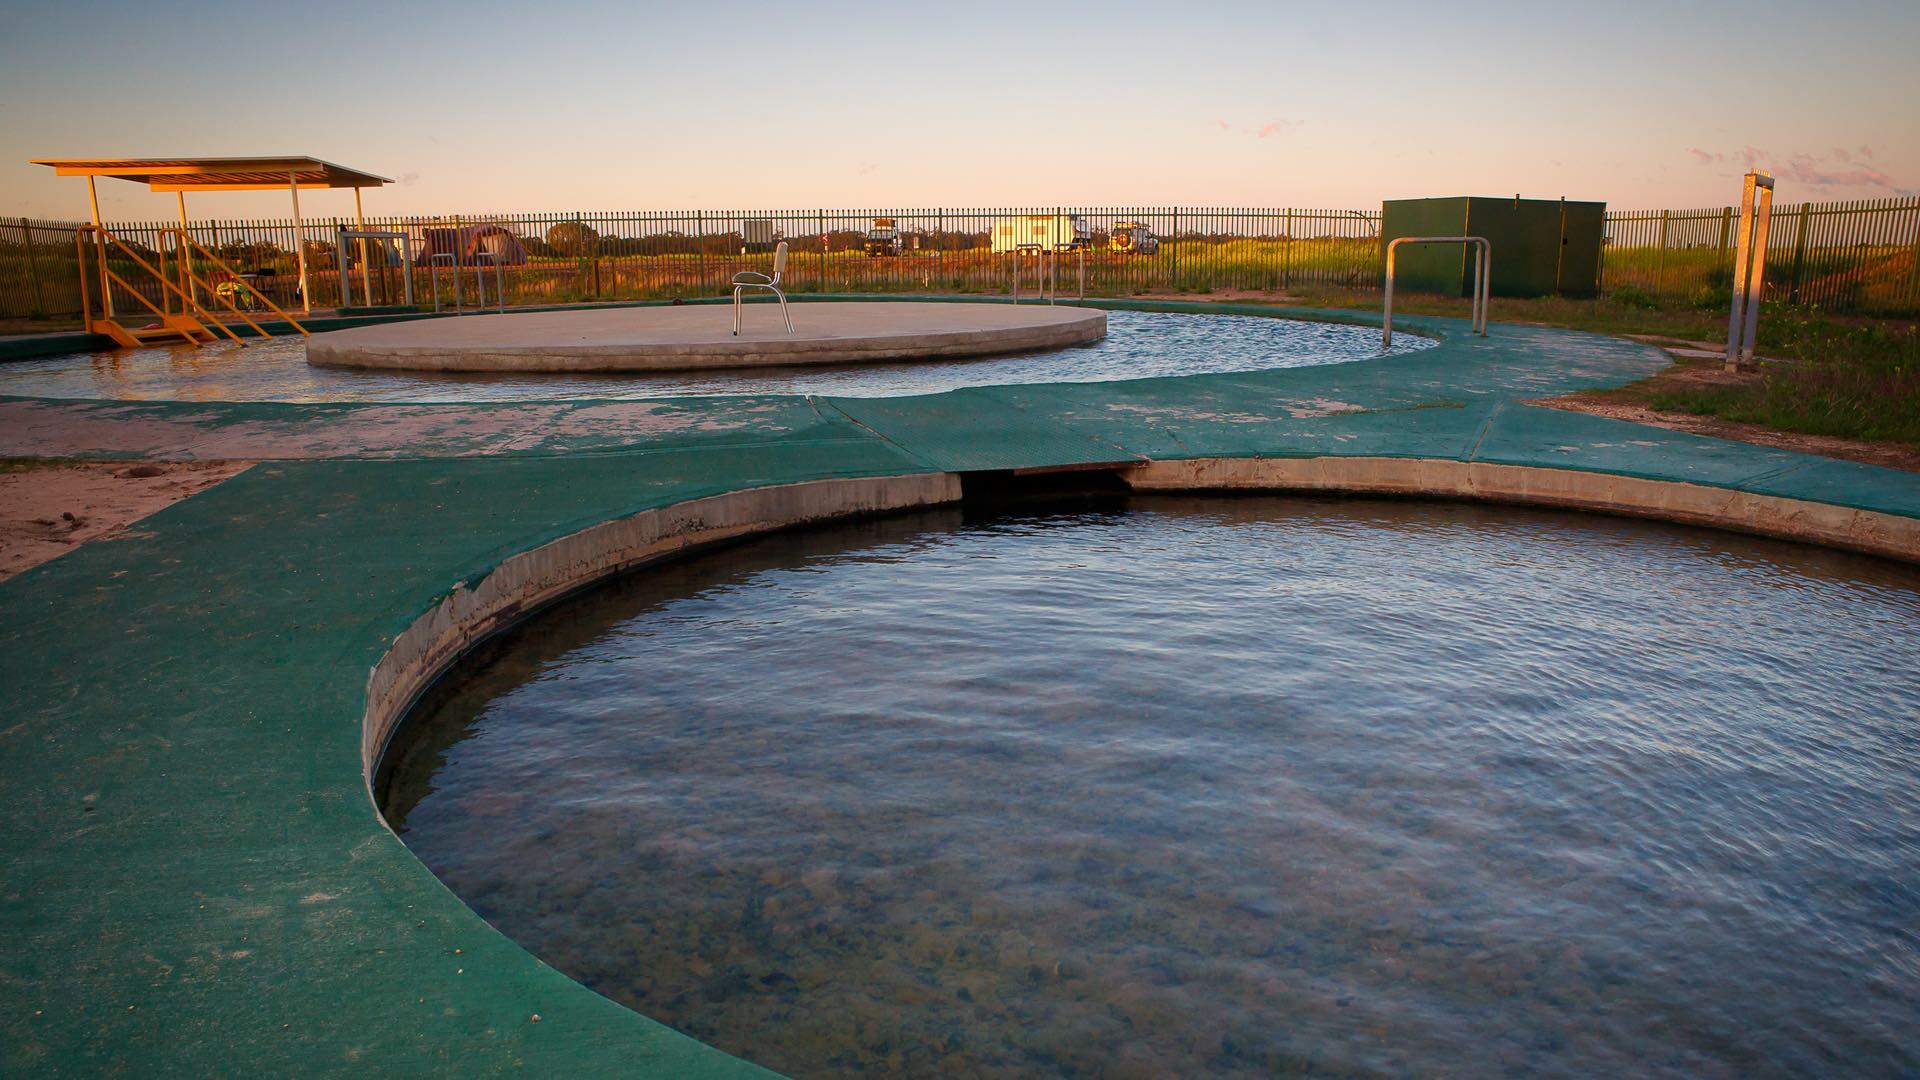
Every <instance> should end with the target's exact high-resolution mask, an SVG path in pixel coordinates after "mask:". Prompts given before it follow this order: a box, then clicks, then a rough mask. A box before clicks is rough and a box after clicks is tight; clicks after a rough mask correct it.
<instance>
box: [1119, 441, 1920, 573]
mask: <svg viewBox="0 0 1920 1080" xmlns="http://www.w3.org/2000/svg"><path fill="white" fill-rule="evenodd" d="M1121 476H1122V477H1123V478H1124V479H1125V480H1126V481H1127V483H1128V484H1129V485H1131V486H1132V487H1133V489H1134V490H1136V491H1321V492H1346V493H1357V494H1371V495H1401V496H1427V497H1433V498H1448V499H1474V500H1481V501H1486V502H1505V503H1518V504H1523V505H1530V506H1550V507H1561V508H1566V509H1576V510H1591V511H1597V512H1600V513H1607V514H1620V515H1626V516H1630V517H1647V518H1658V519H1660V520H1663V521H1675V522H1680V523H1683V524H1688V525H1706V526H1711V527H1713V528H1719V529H1729V530H1732V531H1735V532H1744V533H1754V534H1756V535H1760V536H1770V537H1775V538H1778V539H1783V540H1797V541H1801V542H1804V543H1811V544H1820V545H1823V546H1826V547H1834V548H1843V549H1846V550H1849V551H1858V552H1864V553H1866V554H1870V555H1880V556H1885V557H1887V558H1893V559H1900V560H1903V561H1906V562H1914V563H1920V518H1910V517H1902V516H1899V515H1897V514H1884V513H1880V512H1878V511H1873V510H1856V509H1853V508H1850V507H1845V506H1835V505H1833V504H1831V503H1820V502H1810V501H1807V500H1804V499H1791V498H1784V497H1781V496H1777V495H1758V494H1754V493H1752V492H1747V491H1736V490H1733V489H1731V488H1718V487H1707V486H1705V485H1701V484H1689V483H1685V482H1682V481H1674V480H1644V479H1640V478H1637V477H1631V476H1620V475H1616V474H1612V473H1600V472H1582V471H1578V470H1574V469H1554V468H1544V467H1539V466H1530V465H1494V464H1489V463H1486V462H1470V461H1454V460H1449V459H1444V458H1389V457H1316V458H1193V459H1188V460H1182V461H1155V462H1150V463H1148V464H1146V465H1141V466H1138V467H1135V468H1132V469H1128V470H1125V471H1124V472H1122V473H1121Z"/></svg>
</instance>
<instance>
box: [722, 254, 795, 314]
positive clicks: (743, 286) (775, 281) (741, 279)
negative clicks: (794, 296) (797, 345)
mask: <svg viewBox="0 0 1920 1080" xmlns="http://www.w3.org/2000/svg"><path fill="white" fill-rule="evenodd" d="M786 272H787V242H786V241H785V240H782V241H780V242H779V243H778V244H775V245H774V247H773V275H772V276H771V277H769V276H768V275H766V274H762V273H760V272H759V271H757V270H742V271H740V272H739V273H737V274H735V275H733V336H734V337H739V336H740V306H741V300H740V294H741V293H742V292H744V291H745V290H747V289H765V290H767V291H768V292H770V293H772V294H773V295H774V296H775V298H777V299H778V300H779V301H780V317H781V318H783V319H785V320H786V322H787V333H789V334H791V333H793V315H792V314H791V313H790V312H788V311H787V294H786V293H784V292H781V291H780V279H781V277H782V276H784V275H785V274H786ZM754 279H758V280H754Z"/></svg>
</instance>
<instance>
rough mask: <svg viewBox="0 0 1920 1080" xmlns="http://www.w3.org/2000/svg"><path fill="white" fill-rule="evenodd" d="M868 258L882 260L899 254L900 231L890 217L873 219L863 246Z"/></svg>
mask: <svg viewBox="0 0 1920 1080" xmlns="http://www.w3.org/2000/svg"><path fill="white" fill-rule="evenodd" d="M863 246H864V247H865V249H866V252H867V254H868V255H869V256H871V257H873V258H883V257H886V256H889V255H898V254H900V230H899V228H897V227H896V226H895V224H894V220H893V219H892V218H890V217H877V218H874V219H873V228H871V229H868V230H867V239H866V243H865V244H864V245H863Z"/></svg>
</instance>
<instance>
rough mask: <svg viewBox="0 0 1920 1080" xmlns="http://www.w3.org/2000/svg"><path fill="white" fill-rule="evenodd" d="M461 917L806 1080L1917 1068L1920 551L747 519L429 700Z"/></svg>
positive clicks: (1576, 523)
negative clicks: (1887, 558)
mask: <svg viewBox="0 0 1920 1080" xmlns="http://www.w3.org/2000/svg"><path fill="white" fill-rule="evenodd" d="M389 764H390V766H391V771H390V774H389V776H388V779H387V781H386V783H385V785H384V788H383V791H384V805H385V807H386V810H387V813H388V815H389V819H390V820H391V821H393V822H394V823H395V825H396V828H397V829H398V830H399V831H400V833H401V835H402V837H403V838H404V840H405V841H406V843H407V844H408V845H409V846H411V847H412V849H413V850H414V851H415V852H417V853H418V854H419V856H420V857H421V858H422V859H423V860H424V861H425V862H426V863H427V865H428V866H429V867H431V868H432V870H433V871H434V872H435V873H436V874H438V875H439V876H440V877H441V878H442V879H443V880H444V881H445V882H446V883H447V884H448V885H449V886H450V887H451V888H452V889H453V890H454V891H455V892H457V893H458V894H459V895H460V896H461V897H462V898H464V899H465V901H466V902H467V903H468V904H470V905H471V906H472V907H473V908H474V909H475V910H476V911H477V912H478V913H479V914H481V915H482V916H483V917H485V918H486V919H488V920H489V921H490V922H492V923H493V924H495V925H496V926H498V927H499V928H500V929H501V930H502V931H504V932H505V933H507V934H508V935H509V936H511V937H513V938H514V939H516V940H517V941H519V942H521V943H522V944H524V945H525V946H526V947H527V948H529V949H530V950H532V951H533V952H534V953H536V954H537V955H539V956H540V957H542V958H543V959H545V960H546V961H548V962H549V963H551V964H553V965H555V966H556V967H558V968H559V969H560V970H562V971H564V972H566V973H568V974H570V975H572V976H573V977H575V978H577V979H579V980H581V981H583V982H585V983H586V984H587V985H588V986H591V987H593V988H595V989H597V990H599V991H601V992H602V993H605V994H607V995H609V996H611V997H613V998H615V999H617V1000H619V1001H622V1002H625V1003H627V1004H629V1005H631V1006H632V1007H634V1008H635V1009H638V1010H640V1011H642V1012H644V1013H647V1014H649V1015H651V1016H654V1017H657V1018H659V1019H661V1020H663V1021H665V1022H666V1023H669V1024H672V1025H674V1026H675V1027H677V1028H679V1029H681V1030H683V1031H685V1032H688V1033H689V1034H692V1035H695V1036H697V1037H699V1038H701V1039H704V1040H706V1041H708V1042H711V1043H713V1044H715V1045H718V1046H719V1047H721V1048H723V1049H725V1050H728V1051H731V1052H733V1053H736V1054H739V1055H742V1056H745V1057H747V1058H750V1059H752V1060H754V1061H757V1062H759V1063H762V1064H764V1065H767V1066H770V1067H772V1068H775V1069H779V1070H783V1071H786V1072H789V1073H792V1074H797V1075H801V1076H814V1075H841V1074H844V1075H854V1074H871V1073H875V1072H887V1073H901V1072H907V1073H914V1074H920V1075H968V1074H998V1075H1034V1074H1067V1075H1100V1076H1109V1075H1110V1076H1169V1075H1194V1074H1198V1073H1207V1074H1245V1075H1267V1074H1272V1073H1276V1072H1285V1073H1295V1072H1330V1073H1336V1074H1354V1073H1376V1072H1393V1073H1411V1074H1453V1075H1485V1074H1488V1073H1491V1072H1502V1073H1510V1072H1518V1071H1523V1070H1524V1071H1537V1072H1545V1073H1554V1074H1562V1075H1568V1074H1576V1075H1619V1074H1632V1075H1641V1074H1647V1073H1662V1074H1675V1075H1677V1074H1685V1075H1718V1076H1733V1075H1745V1074H1751V1073H1778V1074H1802V1075H1809V1074H1813V1075H1817V1074H1833V1073H1835V1072H1845V1073H1848V1074H1852V1075H1899V1074H1906V1075H1912V1074H1913V1073H1914V1071H1915V1070H1920V570H1916V569H1914V568H1910V567H1904V566H1901V565H1897V564H1892V563H1885V562H1880V561H1876V560H1872V559H1867V558H1864V557H1855V556H1850V555H1844V554H1839V553H1833V552H1826V551H1821V550H1816V549H1810V548H1804V547H1799V546H1794V545H1789V544H1783V543H1775V542H1769V541H1760V540H1753V539H1746V538H1741V537H1736V536H1731V535H1727V534H1720V533H1713V532H1704V531H1693V530H1688V529H1684V528H1680V527H1676V526H1665V525H1658V524H1652V523H1644V522H1634V521H1623V520H1613V519H1606V518H1598V517H1587V516H1579V515H1558V514H1548V513H1537V512H1529V511H1519V510H1509V509H1491V508H1478V507H1468V506H1460V505H1446V504H1420V503H1399V502H1368V501H1331V500H1301V499H1281V498H1247V499H1186V498H1179V499H1176V498H1153V499H1136V500H1133V501H1131V502H1126V503H1099V504H1083V505H1077V506H1066V507H1051V506H1050V507H1045V508H1041V509H1031V508H1024V509H1023V508H1021V507H1018V506H1016V507H1013V508H1011V509H1009V508H1002V509H1001V510H999V511H997V512H991V513H989V512H986V511H966V512H962V511H959V510H953V511H941V512H933V513H923V514H918V515H914V516H908V517H899V518H892V519H885V520H880V521H866V522H857V523H851V524H845V525H841V526H836V527H831V528H826V529H821V530H816V531H810V532H797V533H787V534H780V535H775V536H770V537H765V538H761V539H758V540H755V541H752V542H748V543H744V544H741V545H738V546H734V547H731V548H727V549H723V550H720V551H717V552H714V553H711V554H708V555H705V556H701V557H697V558H693V559H689V560H686V561H682V562H678V563H674V564H669V565H667V566H663V567H659V568H656V569H654V570H650V571H647V572H644V573H641V574H637V575H634V576H632V577H629V578H626V579H623V580H621V581H619V582H616V583H614V584H612V585H609V586H606V587H603V588H600V589H598V590H595V591H592V592H590V593H587V594H584V595H583V596H582V597H580V598H577V599H575V600H573V601H569V602H568V603H566V604H564V605H562V606H560V607H558V608H556V609H554V610H552V611H550V612H549V613H547V614H545V615H543V616H541V617H539V618H537V619H535V620H534V621H532V622H530V623H528V624H526V625H524V626H523V627H522V628H520V629H519V630H517V631H515V632H514V633H513V634H511V635H510V636H509V637H507V638H504V639H502V640H501V641H499V642H498V643H497V644H496V645H495V646H494V647H492V648H491V649H490V650H488V652H487V654H486V655H485V656H484V657H481V658H478V659H476V660H474V661H473V662H470V663H468V664H466V665H465V666H463V667H462V668H461V669H460V670H458V671H457V672H456V673H455V674H454V675H453V676H451V677H450V678H449V679H447V680H445V681H444V682H443V684H442V686H441V688H440V689H439V690H438V691H437V692H436V693H435V694H434V695H432V696H431V697H430V699H429V701H428V702H426V703H425V705H423V707H422V709H421V710H420V711H418V712H417V713H416V715H415V717H414V718H413V720H411V721H410V722H409V727H407V728H406V729H405V730H404V731H403V733H402V737H401V739H400V741H399V743H398V745H397V746H396V748H395V750H394V752H393V754H392V755H391V758H390V762H389Z"/></svg>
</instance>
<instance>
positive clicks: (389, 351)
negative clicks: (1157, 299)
mask: <svg viewBox="0 0 1920 1080" xmlns="http://www.w3.org/2000/svg"><path fill="white" fill-rule="evenodd" d="M839 302H840V303H854V302H855V301H839ZM882 302H884V303H888V304H893V303H898V302H899V301H893V300H887V301H882ZM690 306H691V305H690ZM706 306H713V305H706ZM1033 310H1038V311H1041V312H1045V313H1048V314H1049V315H1051V314H1052V313H1055V312H1079V313H1081V314H1078V315H1077V316H1052V318H1051V321H1048V322H1044V323H1039V324H1035V325H1028V326H999V327H989V328H986V329H979V330H928V331H913V330H906V331H887V332H882V333H874V334H868V335H852V334H842V335H837V336H831V337H808V336H806V335H805V333H804V326H803V332H802V333H801V334H800V335H796V336H794V337H791V338H782V337H775V338H764V337H746V338H739V339H735V340H731V341H728V340H721V341H692V342H628V343H624V344H613V345H607V344H586V343H573V344H561V343H558V342H556V343H554V344H549V345H514V346H501V347H494V348H488V347H483V346H477V345H476V346H469V345H462V344H449V343H446V342H441V343H438V344H432V343H429V344H396V343H391V342H380V341H373V342H360V341H355V340H352V339H347V340H339V339H334V338H333V337H332V335H331V334H320V335H317V336H315V337H312V338H309V339H308V340H307V363H309V364H312V365H313V366H315V367H333V368H364V369H374V370H400V371H477V372H501V371H542V372H550V371H561V372H577V371H595V372H600V371H707V370H715V369H725V368H742V367H773V366H797V365H807V364H870V363H879V362H885V361H890V360H935V359H952V358H955V357H970V356H992V355H996V354H1001V353H1015V352H1027V351H1031V350H1046V349H1064V348H1067V347H1069V346H1072V345H1081V344H1086V343H1088V342H1093V341H1098V340H1100V339H1101V338H1104V337H1105V336H1106V334H1107V315H1106V312H1104V311H1099V310H1089V309H1081V308H1072V307H1048V308H1035V309H1033ZM509 314H519V313H518V312H509ZM528 314H552V313H551V312H532V313H528ZM762 317H772V316H761V315H756V316H755V318H762ZM803 323H804V320H803Z"/></svg>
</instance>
